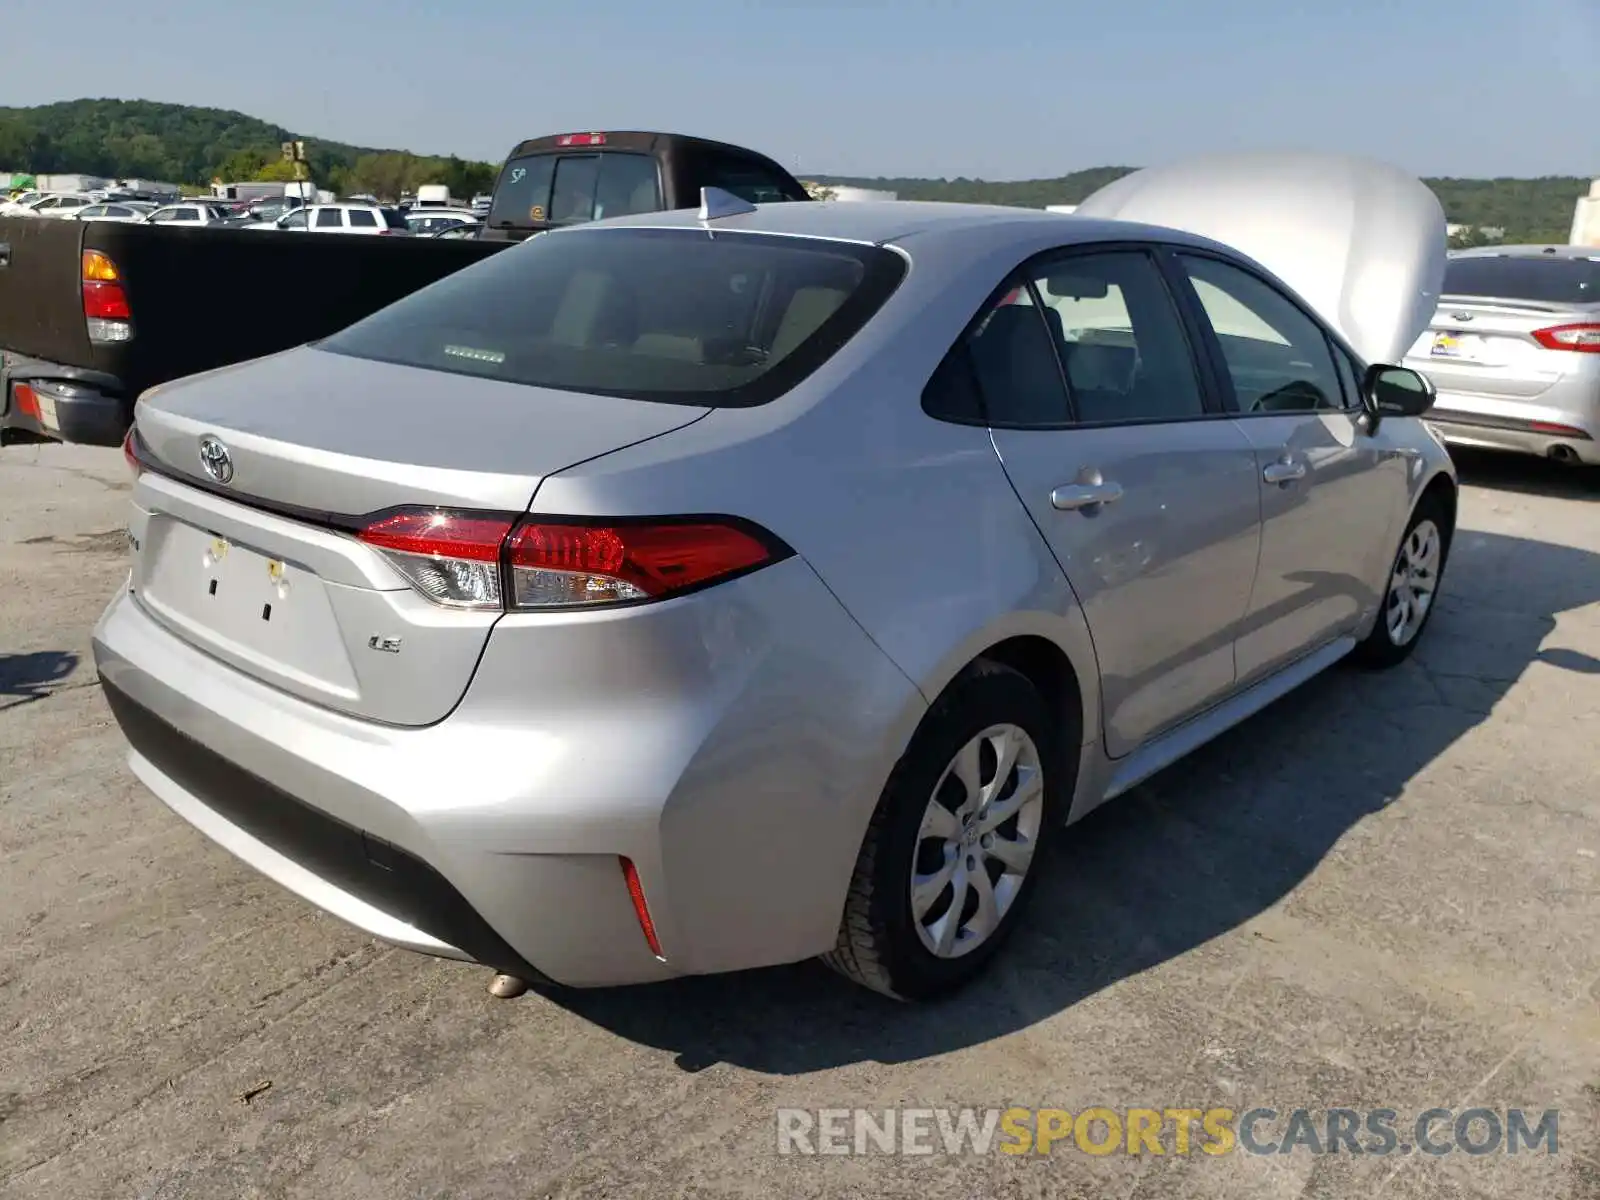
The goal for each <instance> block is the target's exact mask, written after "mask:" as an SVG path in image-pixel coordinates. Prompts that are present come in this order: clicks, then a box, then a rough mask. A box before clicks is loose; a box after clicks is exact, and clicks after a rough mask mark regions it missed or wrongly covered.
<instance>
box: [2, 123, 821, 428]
mask: <svg viewBox="0 0 1600 1200" xmlns="http://www.w3.org/2000/svg"><path fill="white" fill-rule="evenodd" d="M702 187H720V188H722V189H724V190H726V191H729V192H732V193H734V194H735V195H739V196H742V197H743V198H745V199H747V200H749V201H751V202H753V203H767V202H773V201H779V200H785V201H789V200H805V199H808V197H807V194H806V191H805V189H804V188H803V187H802V186H801V185H800V184H799V183H798V182H797V181H796V180H795V179H794V178H793V176H791V175H790V174H789V173H788V172H787V171H785V170H784V169H783V168H782V167H780V166H779V165H778V164H777V163H775V162H773V161H772V160H771V159H769V158H767V157H766V156H765V155H761V154H757V153H756V152H755V151H752V150H745V149H742V148H741V147H738V146H730V145H726V144H723V143H720V142H710V141H706V140H704V139H701V138H691V137H685V136H682V135H678V134H665V133H641V132H616V133H598V132H597V133H576V134H560V135H555V136H551V137H544V138H536V139H534V140H532V141H527V142H523V143H521V144H520V145H518V146H517V147H516V148H515V149H514V150H513V151H512V152H511V155H510V157H509V158H508V160H507V162H506V164H505V166H504V168H503V169H502V171H501V174H500V178H499V181H498V182H497V184H496V185H495V191H494V199H493V201H492V203H491V206H490V210H489V217H488V220H487V221H486V222H485V224H484V227H483V229H482V230H481V231H480V236H479V237H478V238H476V239H466V240H458V241H452V240H445V239H436V238H413V237H369V236H364V235H357V234H307V233H292V232H277V231H268V232H264V231H261V230H252V229H239V228H237V227H226V226H223V227H217V226H212V227H201V228H197V229H184V228H177V227H174V226H172V225H141V224H113V223H109V222H92V221H91V222H80V221H64V220H47V219H43V218H38V217H0V444H4V443H6V442H15V441H37V440H60V441H68V442H85V443H89V444H92V445H116V444H117V443H119V442H120V441H121V440H122V437H123V435H124V434H125V433H126V431H127V428H128V424H129V422H130V421H131V419H132V414H133V405H134V402H135V401H136V400H137V399H138V397H139V394H140V393H141V392H143V391H145V390H146V389H147V388H150V387H153V386H155V385H157V384H160V383H165V382H166V381H168V380H171V379H178V378H181V377H182V376H185V375H193V374H197V373H199V372H201V371H207V370H212V369H214V368H217V367H223V366H227V365H228V364H230V363H236V362H243V361H245V360H247V359H252V358H259V357H262V356H264V355H268V354H273V353H276V352H278V351H280V350H287V349H290V348H291V347H294V346H299V345H304V344H305V343H306V342H310V341H314V340H316V339H318V338H322V337H326V336H328V335H329V334H331V333H335V332H337V331H338V330H340V329H343V328H344V327H345V326H347V325H349V324H352V323H353V322H355V321H357V320H359V319H361V318H362V317H364V316H367V315H368V314H370V313H373V312H376V311H377V310H378V309H380V308H383V307H385V306H386V305H389V304H392V303H393V302H394V301H396V300H398V299H400V298H401V297H402V296H405V295H408V294H409V293H411V292H414V291H416V290H417V289H418V288H422V287H426V286H427V285H428V284H430V283H433V282H435V281H436V280H439V279H442V278H443V277H444V276H446V275H449V274H452V273H453V272H455V271H458V270H460V269H462V268H463V267H466V266H470V265H471V264H472V263H475V262H478V261H480V260H482V259H484V258H487V257H488V256H489V255H491V254H495V253H498V252H500V251H502V250H506V249H509V248H510V247H511V246H512V245H513V244H515V243H516V242H518V241H520V240H522V239H523V238H526V237H528V236H530V235H532V234H534V233H538V232H541V231H543V230H545V229H550V228H553V227H556V226H560V225H569V224H575V223H580V222H584V221H590V220H599V219H602V218H604V217H608V216H622V215H625V214H628V213H639V212H651V211H659V210H662V209H673V208H691V207H694V206H695V205H697V204H698V203H699V202H700V189H701V188H702Z"/></svg>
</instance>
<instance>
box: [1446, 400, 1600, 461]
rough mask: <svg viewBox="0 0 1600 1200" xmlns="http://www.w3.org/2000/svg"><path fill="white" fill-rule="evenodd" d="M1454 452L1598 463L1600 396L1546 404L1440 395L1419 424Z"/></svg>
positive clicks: (1599, 448) (1599, 455)
mask: <svg viewBox="0 0 1600 1200" xmlns="http://www.w3.org/2000/svg"><path fill="white" fill-rule="evenodd" d="M1423 419H1424V420H1425V421H1426V422H1427V423H1428V424H1429V425H1430V426H1432V427H1433V428H1434V429H1435V430H1437V431H1438V433H1439V436H1440V437H1442V438H1444V440H1445V441H1446V442H1447V443H1449V444H1450V445H1453V446H1467V447H1474V448H1481V449H1489V450H1510V451H1514V452H1517V453H1521V454H1532V455H1538V456H1539V457H1541V458H1544V457H1556V456H1560V455H1563V454H1566V453H1567V452H1568V451H1570V457H1572V458H1575V459H1577V460H1578V461H1580V462H1586V463H1600V395H1597V396H1595V397H1594V398H1593V400H1592V402H1573V403H1558V404H1549V403H1541V402H1537V401H1530V400H1520V399H1501V398H1498V397H1493V396H1477V395H1464V394H1456V393H1448V392H1440V393H1439V395H1438V398H1437V399H1436V400H1435V402H1434V405H1433V408H1432V409H1430V410H1429V412H1428V414H1427V415H1426V416H1425V417H1424V418H1423Z"/></svg>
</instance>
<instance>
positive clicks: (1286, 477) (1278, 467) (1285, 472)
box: [1261, 459, 1306, 483]
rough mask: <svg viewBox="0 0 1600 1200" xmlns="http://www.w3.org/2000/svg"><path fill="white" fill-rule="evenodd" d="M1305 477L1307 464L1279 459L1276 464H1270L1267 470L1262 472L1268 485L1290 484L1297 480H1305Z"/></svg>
mask: <svg viewBox="0 0 1600 1200" xmlns="http://www.w3.org/2000/svg"><path fill="white" fill-rule="evenodd" d="M1305 477H1306V465H1305V463H1302V462H1287V461H1285V460H1283V459H1279V460H1278V461H1277V462H1275V463H1269V464H1268V465H1267V467H1266V469H1265V470H1263V471H1262V472H1261V478H1263V479H1265V480H1266V481H1267V482H1268V483H1290V482H1293V481H1294V480H1296V479H1304V478H1305Z"/></svg>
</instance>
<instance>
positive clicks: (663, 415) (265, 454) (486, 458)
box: [130, 348, 708, 725]
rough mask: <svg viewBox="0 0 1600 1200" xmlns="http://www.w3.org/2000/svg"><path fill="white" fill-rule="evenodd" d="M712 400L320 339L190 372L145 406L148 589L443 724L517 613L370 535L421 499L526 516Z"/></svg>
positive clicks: (183, 629)
mask: <svg viewBox="0 0 1600 1200" xmlns="http://www.w3.org/2000/svg"><path fill="white" fill-rule="evenodd" d="M706 411H708V410H706V409H703V408H697V407H692V406H687V405H677V404H663V403H646V402H640V401H637V400H631V399H619V398H611V397H605V396H592V395H578V394H575V393H569V392H560V391H554V390H547V389H540V388H530V387H527V386H524V385H519V384H512V383H505V382H501V381H498V380H490V379H480V378H471V377H464V376H455V375H444V374H441V373H439V372H434V371H427V370H419V369H416V368H407V367H400V366H394V365H390V364H386V363H378V362H372V361H370V360H364V359H356V358H352V357H347V356H344V355H339V354H334V353H330V352H325V351H319V350H315V349H310V348H306V349H301V350H294V351H289V352H287V353H285V354H282V355H278V356H275V357H273V358H269V359H264V360H260V361H258V362H255V363H249V364H242V365H240V366H236V367H228V368H224V369H222V370H220V371H217V372H213V373H211V374H209V375H205V376H198V377H194V378H191V379H187V380H182V381H179V382H177V383H175V384H170V385H167V386H165V387H162V388H157V389H154V390H153V391H152V392H151V393H147V394H146V396H145V397H144V398H143V399H142V400H141V402H140V404H139V408H138V411H137V414H136V421H137V430H138V438H139V440H140V443H141V450H140V452H141V454H142V455H143V456H144V457H145V460H146V461H147V462H148V463H149V464H150V466H151V468H152V469H150V470H147V471H144V472H143V473H142V474H141V475H140V478H139V482H138V485H137V487H136V490H135V493H134V518H133V526H132V528H131V529H130V533H131V534H132V536H133V539H134V542H135V545H136V547H137V549H136V554H135V566H134V571H133V581H132V587H133V591H134V594H135V596H136V597H137V599H138V601H139V602H140V604H141V605H142V606H143V607H144V609H145V610H146V611H147V612H149V613H150V614H151V616H152V617H153V618H155V619H156V620H157V621H159V622H160V623H161V624H162V625H164V626H165V627H166V628H167V629H169V630H170V631H171V632H173V633H174V634H176V635H177V636H178V637H180V638H182V639H183V640H184V641H186V642H188V643H189V644H191V645H193V646H196V647H197V648H199V649H201V650H203V651H205V652H207V653H209V654H211V655H212V656H214V657H216V658H219V659H221V660H222V661H224V662H227V663H228V664H229V665H231V666H233V667H235V668H236V669H238V670H240V671H241V672H243V673H245V674H247V675H249V676H251V677H253V678H255V679H258V680H260V681H261V682H263V683H266V684H270V685H272V686H274V687H278V688H281V689H282V690H284V691H287V692H290V693H293V694H295V695H298V696H300V697H302V698H304V699H307V700H311V701H313V702H315V703H319V704H323V705H326V706H327V707H330V708H333V709H337V710H339V711H342V712H346V713H349V714H351V715H355V716H361V717H366V718H370V719H373V720H378V721H383V722H387V723H391V724H398V725H425V724H429V723H431V722H433V721H437V720H439V719H441V718H442V717H444V716H445V715H447V714H448V713H449V711H450V710H451V709H452V708H453V707H454V706H455V704H456V702H457V701H458V700H459V699H460V697H461V695H462V694H463V692H464V691H465V689H466V686H467V684H468V682H469V681H470V680H471V676H472V672H473V670H474V669H475V668H476V665H477V661H478V657H479V655H480V654H481V653H482V650H483V646H484V643H485V641H486V639H487V637H488V633H489V630H490V628H491V627H492V626H493V624H494V622H495V620H497V619H498V615H499V614H498V612H496V611H480V610H466V609H457V608H449V607H442V606H440V605H438V604H435V603H433V602H432V601H430V600H428V599H427V598H426V597H425V596H423V595H422V594H421V593H420V592H419V591H417V590H416V589H415V588H413V587H412V586H411V585H410V584H409V583H408V582H407V580H406V578H405V577H404V576H403V575H402V574H401V573H400V571H399V570H398V569H397V568H396V567H395V566H394V565H393V563H392V561H391V560H390V559H389V558H388V557H387V556H386V555H385V553H384V552H383V551H381V550H379V549H377V548H375V547H374V546H371V545H368V544H366V543H364V542H362V541H361V540H359V538H358V537H357V536H356V534H357V533H358V531H359V530H360V529H361V528H362V527H363V526H364V525H365V524H367V523H368V522H369V521H370V520H371V519H372V518H373V517H374V516H376V515H377V514H380V513H384V512H388V511H392V510H394V509H396V508H402V507H417V506H421V507H439V508H452V509H471V510H480V511H486V512H498V513H506V514H514V513H521V512H523V511H525V510H526V509H527V507H528V504H529V502H530V500H531V499H532V496H533V493H534V491H535V490H536V489H537V487H538V485H539V483H540V481H541V480H542V479H543V478H544V477H545V476H546V475H549V474H551V473H553V472H556V471H559V470H562V469H564V468H566V467H569V466H573V465H575V464H577V463H580V462H584V461H588V460H590V459H593V458H596V457H599V456H601V455H604V454H607V453H609V452H611V451H614V450H619V449H622V448H623V447H625V446H629V445H634V444H637V443H638V442H641V441H645V440H648V439H649V438H652V437H657V436H660V435H662V434H665V433H669V432H671V431H672V430H674V429H678V428H681V427H683V426H684V425H687V424H690V423H692V422H694V421H695V420H697V419H699V418H700V417H701V416H703V415H704V414H705V412H706ZM202 445H204V446H205V447H206V450H205V451H204V452H203V451H202ZM218 447H220V448H221V449H220V451H219V450H218ZM207 461H209V462H210V464H211V469H210V470H208V468H207V465H206V463H207Z"/></svg>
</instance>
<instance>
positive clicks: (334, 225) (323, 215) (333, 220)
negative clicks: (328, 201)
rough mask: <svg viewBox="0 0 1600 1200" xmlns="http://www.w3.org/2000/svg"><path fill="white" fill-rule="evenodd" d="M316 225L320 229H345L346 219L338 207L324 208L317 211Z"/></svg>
mask: <svg viewBox="0 0 1600 1200" xmlns="http://www.w3.org/2000/svg"><path fill="white" fill-rule="evenodd" d="M316 227H317V228H318V229H343V228H344V221H343V219H342V218H341V217H340V215H339V210H338V209H337V208H324V209H321V210H319V211H318V212H317V220H316Z"/></svg>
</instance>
